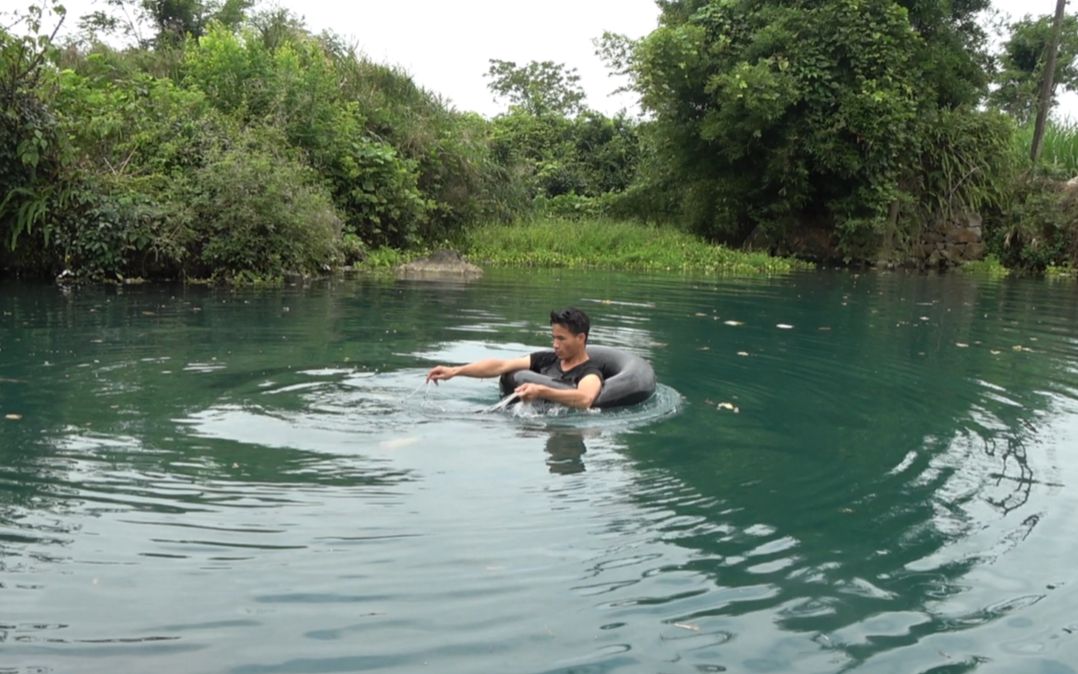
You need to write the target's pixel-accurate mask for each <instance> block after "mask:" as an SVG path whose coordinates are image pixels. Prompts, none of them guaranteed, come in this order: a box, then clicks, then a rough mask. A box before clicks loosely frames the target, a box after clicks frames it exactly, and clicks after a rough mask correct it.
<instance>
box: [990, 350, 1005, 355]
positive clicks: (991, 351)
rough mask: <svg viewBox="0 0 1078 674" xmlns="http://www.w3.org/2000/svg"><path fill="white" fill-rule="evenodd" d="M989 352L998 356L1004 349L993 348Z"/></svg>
mask: <svg viewBox="0 0 1078 674" xmlns="http://www.w3.org/2000/svg"><path fill="white" fill-rule="evenodd" d="M988 353H990V354H992V355H993V356H998V355H999V354H1001V353H1003V352H1002V351H996V350H995V349H991V350H990V351H989V352H988Z"/></svg>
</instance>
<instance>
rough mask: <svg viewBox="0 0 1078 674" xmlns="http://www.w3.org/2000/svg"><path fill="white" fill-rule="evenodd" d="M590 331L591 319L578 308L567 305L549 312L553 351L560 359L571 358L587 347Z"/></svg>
mask: <svg viewBox="0 0 1078 674" xmlns="http://www.w3.org/2000/svg"><path fill="white" fill-rule="evenodd" d="M590 331H591V321H590V320H589V319H588V315H587V314H585V313H584V312H583V311H581V310H580V309H575V308H573V307H569V308H568V309H561V310H560V311H551V312H550V332H551V336H552V337H553V339H554V353H555V354H557V356H558V358H561V359H562V360H571V359H573V358H575V357H576V356H577V355H579V354H580V353H582V352H583V351H584V349H586V348H587V345H588V333H589V332H590Z"/></svg>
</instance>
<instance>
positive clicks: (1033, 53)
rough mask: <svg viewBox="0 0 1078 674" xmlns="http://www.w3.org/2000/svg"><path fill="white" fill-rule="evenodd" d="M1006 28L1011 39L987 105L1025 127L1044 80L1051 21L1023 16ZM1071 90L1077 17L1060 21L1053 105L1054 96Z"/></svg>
mask: <svg viewBox="0 0 1078 674" xmlns="http://www.w3.org/2000/svg"><path fill="white" fill-rule="evenodd" d="M1010 28H1011V35H1010V37H1009V38H1008V39H1007V42H1006V43H1005V44H1004V45H1003V54H1002V55H1001V56H1000V70H999V73H998V75H997V76H996V83H997V84H998V85H999V88H998V89H996V90H995V91H994V92H992V95H991V102H992V103H993V104H994V105H996V106H997V107H999V108H1000V109H1001V110H1003V111H1005V112H1007V113H1009V114H1011V115H1013V116H1014V117H1015V118H1016V119H1017V120H1018V121H1019V122H1021V123H1025V122H1028V121H1030V120H1031V119H1032V118H1033V116H1034V115H1035V114H1036V112H1037V93H1038V90H1039V87H1040V83H1041V81H1042V79H1043V77H1044V57H1045V53H1046V50H1047V46H1048V40H1049V37H1050V35H1051V32H1052V17H1051V16H1050V15H1045V16H1041V17H1038V18H1036V19H1034V18H1032V17H1029V16H1026V17H1025V18H1023V19H1022V20H1020V21H1016V22H1015V23H1013V24H1011V27H1010ZM1075 89H1078V17H1076V16H1073V15H1071V16H1067V17H1066V18H1065V19H1064V21H1063V27H1062V33H1061V35H1060V43H1059V52H1058V56H1057V60H1056V69H1055V77H1054V86H1053V91H1052V95H1053V102H1054V100H1055V95H1056V92H1058V91H1060V90H1062V91H1074V90H1075Z"/></svg>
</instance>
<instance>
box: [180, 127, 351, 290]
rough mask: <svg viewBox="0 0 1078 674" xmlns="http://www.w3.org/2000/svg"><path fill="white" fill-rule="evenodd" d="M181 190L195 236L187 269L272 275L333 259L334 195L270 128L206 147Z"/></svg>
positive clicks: (321, 267)
mask: <svg viewBox="0 0 1078 674" xmlns="http://www.w3.org/2000/svg"><path fill="white" fill-rule="evenodd" d="M181 194H182V195H183V197H184V203H185V204H186V214H185V215H186V217H185V220H186V222H187V223H188V226H189V227H190V229H191V230H192V232H193V234H194V236H195V237H196V238H197V240H198V242H199V243H198V245H197V248H196V250H197V256H196V257H194V259H192V260H191V261H190V262H188V264H187V265H186V271H187V273H188V274H189V275H195V276H204V275H214V276H218V277H224V278H229V277H240V278H263V279H265V278H279V277H281V276H283V275H284V274H286V273H306V274H311V273H319V272H323V271H326V270H328V269H329V268H330V266H332V265H334V264H336V263H337V262H338V247H337V244H338V241H339V238H340V228H341V223H340V220H339V218H338V216H337V213H336V211H335V209H334V207H333V202H332V200H331V199H330V197H329V195H328V194H327V193H326V192H325V190H324V189H323V188H322V186H321V185H320V184H319V180H318V177H317V175H316V174H315V173H314V172H313V171H312V170H311V169H310V168H308V167H307V166H305V165H304V164H303V163H302V162H301V161H300V159H299V158H298V157H296V156H294V155H293V153H292V152H291V151H290V150H288V148H287V144H286V143H285V142H284V138H283V137H281V136H280V135H279V133H278V132H276V131H275V130H273V129H269V128H267V129H254V130H250V131H246V132H244V133H243V134H241V135H240V138H239V139H238V140H237V142H236V143H235V144H234V145H232V146H230V147H226V148H222V149H219V150H214V151H213V152H211V154H210V156H209V157H208V158H207V161H206V163H205V165H204V166H202V167H201V168H200V169H198V170H197V171H196V172H195V173H194V174H193V176H192V178H191V182H190V184H188V185H185V186H184V187H183V189H182V190H181Z"/></svg>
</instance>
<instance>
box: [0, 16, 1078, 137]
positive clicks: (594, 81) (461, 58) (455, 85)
mask: <svg viewBox="0 0 1078 674" xmlns="http://www.w3.org/2000/svg"><path fill="white" fill-rule="evenodd" d="M276 1H277V4H279V5H281V6H283V7H286V8H288V9H290V10H292V11H293V12H295V13H296V14H299V15H301V16H303V17H304V19H305V20H306V22H307V25H308V27H309V28H311V29H312V30H314V31H316V32H317V31H320V30H323V29H327V28H328V29H331V30H333V31H334V32H336V33H339V34H341V35H343V36H345V37H346V38H350V39H353V40H354V41H355V43H356V44H357V45H358V46H359V48H360V49H361V50H362V51H363V52H364V53H366V54H367V55H368V56H369V57H371V58H372V59H373V60H375V61H379V62H383V63H390V64H394V65H399V66H401V67H403V68H404V69H405V70H406V71H407V72H409V73H410V74H411V75H412V76H413V77H414V78H415V80H416V82H417V83H418V84H420V85H421V86H423V87H425V88H426V89H429V90H431V91H434V92H436V93H438V94H441V95H442V96H443V97H445V98H447V99H448V100H449V101H450V102H451V103H452V104H453V105H454V106H455V107H456V108H458V109H460V110H474V111H477V112H480V113H482V114H484V115H487V116H491V115H494V114H497V113H498V112H501V111H502V110H503V109H504V105H503V104H500V103H496V102H495V101H494V100H493V99H492V97H491V95H490V92H489V91H488V90H487V87H486V83H487V80H486V78H485V77H484V74H485V73H486V71H487V67H488V59H491V58H496V59H503V60H508V61H516V62H517V63H521V64H523V63H527V62H528V61H532V60H535V61H544V60H551V61H557V62H561V63H565V64H567V65H569V66H571V67H575V68H577V70H578V72H579V74H580V77H581V85H582V86H583V87H584V90H585V91H586V92H587V95H588V103H589V105H591V106H592V107H594V108H596V109H598V110H601V111H603V112H605V113H607V114H612V113H614V112H616V111H617V110H619V109H621V108H629V109H630V110H631V111H633V112H635V98H634V96H632V95H629V94H622V95H620V96H613V95H611V93H612V92H613V90H614V89H616V88H617V87H618V86H619V84H621V83H620V82H617V81H615V80H613V79H611V78H610V76H609V75H608V74H607V71H606V69H605V67H604V66H603V64H602V62H601V61H600V60H599V58H598V57H597V56H596V55H595V48H594V46H593V44H592V40H594V39H595V38H598V37H599V36H600V35H602V33H603V31H607V30H608V31H612V32H615V33H624V34H626V35H629V36H630V37H634V38H635V37H640V36H643V35H645V34H647V33H648V32H650V31H651V30H652V29H653V28H654V27H655V26H656V23H657V18H658V8H657V7H656V5H655V3H654V2H653V0H543V1H542V2H540V1H539V0H527V1H522V0H453V1H452V2H450V1H447V0H397V1H396V2H393V1H388V0H355V1H353V2H343V1H341V0H276ZM28 4H29V0H0V9H3V10H13V9H22V8H25V7H26V6H27V5H28ZM103 4H104V3H103V2H102V0H66V1H65V2H64V5H65V6H66V7H67V8H68V12H69V17H71V18H70V19H69V21H68V23H69V24H70V25H71V26H74V25H75V24H76V22H77V17H78V16H80V15H82V14H85V13H87V12H88V11H91V10H92V9H95V8H99V7H102V6H103ZM263 4H264V3H263ZM1055 4H1056V2H1055V0H994V3H993V5H994V7H995V8H996V9H998V10H1000V11H1001V12H1005V13H1007V14H1009V15H1011V16H1013V17H1014V18H1019V17H1020V16H1022V15H1024V14H1027V13H1033V14H1050V13H1052V12H1053V11H1054V10H1055ZM1070 11H1072V12H1073V11H1074V10H1073V9H1071V10H1070ZM1057 114H1059V115H1060V116H1067V117H1070V118H1072V119H1074V120H1078V95H1076V94H1068V95H1066V96H1065V97H1064V98H1063V100H1061V101H1060V106H1059V108H1058V109H1057Z"/></svg>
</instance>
